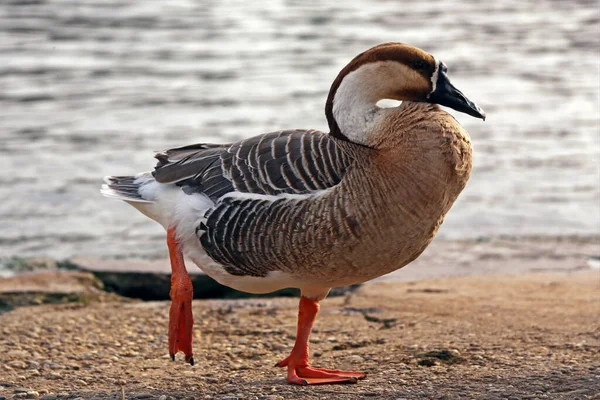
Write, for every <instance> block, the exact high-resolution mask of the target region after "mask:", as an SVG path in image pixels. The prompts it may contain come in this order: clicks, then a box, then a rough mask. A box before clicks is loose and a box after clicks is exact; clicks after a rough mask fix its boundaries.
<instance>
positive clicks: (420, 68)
mask: <svg viewBox="0 0 600 400" xmlns="http://www.w3.org/2000/svg"><path fill="white" fill-rule="evenodd" d="M426 66H427V64H425V61H423V60H416V61H415V62H413V68H414V69H416V70H418V71H423V70H424V69H425V67H426Z"/></svg>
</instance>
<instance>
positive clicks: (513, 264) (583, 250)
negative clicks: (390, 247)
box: [0, 236, 600, 300]
mask: <svg viewBox="0 0 600 400" xmlns="http://www.w3.org/2000/svg"><path fill="white" fill-rule="evenodd" d="M1 265H4V269H3V271H4V278H5V279H1V278H0V300H1V297H2V295H3V294H7V293H10V292H11V290H12V289H11V288H14V287H22V286H23V285H25V286H27V288H28V290H29V291H30V292H36V291H37V292H47V291H48V289H47V286H48V285H46V284H44V283H43V280H41V279H37V280H36V279H35V278H32V277H29V276H28V275H29V274H47V279H48V280H50V281H52V280H60V279H62V278H61V277H57V276H54V275H53V274H57V273H59V272H62V271H78V272H84V273H91V274H93V276H94V277H95V278H96V279H97V280H99V281H100V284H99V285H100V286H101V287H103V288H104V290H106V291H108V292H112V293H116V294H118V295H121V296H126V297H131V298H137V299H143V300H167V299H169V281H170V273H171V270H170V263H169V261H168V259H167V258H160V257H159V258H154V259H149V258H116V259H115V258H103V259H102V258H93V257H74V258H72V259H70V260H65V261H56V260H52V259H47V258H45V259H18V258H14V259H4V263H0V272H1V270H2V267H1ZM187 266H188V271H189V273H190V276H191V278H192V282H193V285H194V297H195V298H200V299H207V298H244V297H265V296H256V295H251V294H248V293H244V292H238V291H236V290H233V289H231V288H228V287H226V286H223V285H220V284H218V283H217V282H215V281H214V280H213V279H211V278H210V277H208V276H206V275H205V274H203V273H202V271H200V269H199V268H197V267H196V266H195V265H194V264H193V263H192V262H189V261H188V263H187ZM11 268H12V269H11ZM577 271H600V237H597V236H591V237H573V236H569V237H496V238H489V239H481V240H463V241H446V240H434V241H433V243H432V244H431V245H430V246H429V247H428V248H427V249H426V250H425V252H424V253H423V254H422V255H421V256H420V257H419V258H417V259H416V260H415V261H413V262H412V263H410V264H409V265H407V266H405V267H404V268H401V269H399V270H397V271H394V272H392V273H390V274H388V275H384V276H382V277H379V278H377V279H375V280H373V281H372V282H419V281H423V280H430V279H436V278H448V277H454V276H481V275H490V274H504V275H522V274H528V273H544V272H554V273H565V274H569V273H573V272H577ZM9 275H10V276H9ZM0 276H2V274H0ZM32 281H35V282H37V286H36V285H33V286H32V285H31V282H32ZM367 283H368V282H367ZM355 288H356V287H349V288H348V287H347V288H334V290H333V291H332V293H331V295H332V296H335V295H341V294H344V293H345V292H346V291H348V290H353V289H355ZM12 291H13V292H14V290H12ZM19 291H20V292H23V291H25V289H20V290H19ZM72 292H81V288H80V286H79V284H78V283H77V282H76V283H75V284H74V287H73V288H71V289H70V288H69V287H68V284H63V285H62V289H60V290H58V291H57V292H56V293H72ZM296 294H297V290H295V289H284V290H282V291H279V292H276V293H274V294H270V295H268V296H267V297H273V296H293V295H296Z"/></svg>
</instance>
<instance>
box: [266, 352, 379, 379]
mask: <svg viewBox="0 0 600 400" xmlns="http://www.w3.org/2000/svg"><path fill="white" fill-rule="evenodd" d="M275 366H276V367H288V375H287V381H288V382H289V383H293V384H296V385H323V384H331V383H357V382H358V380H359V379H364V378H366V377H367V374H366V373H364V372H360V371H343V370H340V369H326V368H315V367H311V366H310V365H308V364H304V365H294V364H291V363H290V357H288V358H286V359H284V360H283V361H280V362H278V363H277V364H275Z"/></svg>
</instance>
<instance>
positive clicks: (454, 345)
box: [0, 271, 600, 400]
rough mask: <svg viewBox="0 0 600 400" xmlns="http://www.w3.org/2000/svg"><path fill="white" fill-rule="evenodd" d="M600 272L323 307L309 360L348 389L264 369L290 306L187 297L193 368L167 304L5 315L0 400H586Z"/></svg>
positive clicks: (386, 286) (291, 302)
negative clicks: (25, 396)
mask: <svg viewBox="0 0 600 400" xmlns="http://www.w3.org/2000/svg"><path fill="white" fill-rule="evenodd" d="M599 278H600V275H599V274H598V272H595V271H594V272H591V271H585V272H584V271H579V272H575V273H570V274H556V273H538V274H525V275H512V276H506V275H493V276H491V275H484V276H465V277H452V278H444V279H434V280H424V281H420V282H393V281H390V282H375V283H372V284H369V285H363V286H362V287H360V288H359V289H358V290H357V291H355V292H352V293H348V294H346V295H345V296H343V297H336V298H331V299H326V300H325V301H323V304H322V309H321V314H320V316H319V318H318V320H317V324H316V329H315V332H314V334H313V336H312V338H311V346H312V347H311V356H312V360H313V363H314V364H315V365H316V366H325V367H333V366H335V367H340V368H351V369H364V370H366V371H368V372H369V376H368V377H367V379H366V380H364V381H360V382H359V383H358V384H357V385H343V386H320V387H295V386H291V385H287V384H286V383H285V379H284V376H285V375H284V371H283V370H281V369H277V368H273V367H272V365H273V364H274V363H275V362H276V361H278V360H279V359H280V358H282V357H284V356H285V355H287V352H289V350H290V349H291V347H292V345H293V338H294V333H295V322H296V313H297V299H291V298H272V299H245V300H194V302H193V309H194V315H195V318H196V325H195V328H194V351H195V358H196V360H197V365H196V366H194V367H191V366H189V365H187V364H185V363H184V362H183V361H182V359H181V355H179V357H178V358H177V360H176V362H174V363H172V362H169V360H168V355H167V347H166V346H167V345H166V342H167V341H166V334H167V317H168V307H169V303H168V302H166V301H158V302H139V301H133V302H131V301H130V302H126V303H123V302H121V301H119V299H113V300H111V301H104V302H91V303H89V304H85V305H84V304H65V305H41V306H33V307H21V308H18V309H16V310H14V311H11V312H9V313H6V314H4V315H0V325H2V329H1V332H2V335H1V337H0V376H1V379H0V396H5V397H6V398H7V399H10V398H13V397H14V396H16V395H18V394H19V393H26V392H23V390H29V391H30V392H36V393H38V394H39V395H40V396H47V397H46V398H45V400H46V399H47V400H50V399H74V398H76V397H81V398H83V399H121V398H123V397H122V393H124V395H125V398H127V399H143V398H147V399H161V398H162V399H163V400H164V399H168V398H169V397H168V396H170V397H171V398H172V399H191V398H202V399H224V398H236V397H237V398H238V399H248V400H250V399H254V400H258V399H261V400H283V399H292V400H293V399H322V398H332V397H331V396H335V397H336V398H339V399H350V400H357V399H362V398H365V397H373V398H382V399H388V398H393V399H397V398H406V399H413V398H435V399H442V398H443V399H462V398H473V399H507V398H511V397H512V398H520V399H525V398H526V399H537V398H540V399H542V398H552V399H565V400H566V399H595V398H597V397H594V396H595V395H597V393H599V392H600V375H599V373H600V357H599V356H598V354H599V350H600V342H599V339H600V336H599V335H598V332H599V331H600V325H599V324H600V323H599V322H598V319H597V316H598V312H599V311H600V279H599ZM161 396H164V397H161ZM42 398H44V397H42Z"/></svg>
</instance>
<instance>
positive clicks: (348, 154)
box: [101, 43, 485, 385]
mask: <svg viewBox="0 0 600 400" xmlns="http://www.w3.org/2000/svg"><path fill="white" fill-rule="evenodd" d="M447 71H448V69H447V67H446V65H445V64H444V63H443V62H441V61H439V60H437V59H436V58H434V57H433V56H432V55H430V54H428V53H426V52H425V51H423V50H421V49H419V48H416V47H413V46H410V45H407V44H403V43H384V44H381V45H378V46H375V47H373V48H370V49H368V50H366V51H365V52H363V53H361V54H359V55H358V56H356V57H355V58H354V59H353V60H352V61H350V63H348V65H346V66H345V67H344V68H343V69H342V70H341V72H340V73H339V75H338V76H337V78H336V79H335V80H334V81H333V84H332V85H331V89H330V91H329V95H328V97H327V101H326V105H325V116H326V118H327V122H328V125H329V133H328V134H327V133H324V132H320V131H317V130H300V129H296V130H282V131H278V132H271V133H266V134H263V135H259V136H254V137H250V138H248V139H244V140H240V141H237V142H234V143H228V144H207V143H201V144H193V145H190V146H185V147H178V148H173V149H169V150H166V151H163V152H159V153H158V154H156V155H155V158H156V159H157V160H158V162H157V164H156V167H155V169H154V170H153V171H152V172H145V173H141V174H138V175H135V176H110V177H106V178H105V182H106V184H105V185H103V186H102V190H101V191H102V194H103V195H105V196H107V197H113V198H117V199H121V200H124V201H126V202H127V203H129V204H131V205H132V206H134V207H135V208H137V209H138V210H139V211H140V212H142V213H143V214H145V215H146V216H148V217H149V218H151V219H153V220H155V221H157V222H158V223H160V224H161V225H162V226H163V227H164V228H165V230H166V232H167V247H168V250H169V256H170V262H171V269H172V276H171V291H170V296H171V299H172V303H171V307H170V311H169V333H168V336H169V353H170V356H171V358H172V360H175V354H176V353H177V352H179V351H182V352H183V353H184V354H185V359H186V361H187V362H189V363H190V364H192V365H193V364H194V358H193V351H192V326H193V316H192V309H191V302H192V297H193V290H192V284H191V281H190V277H189V275H188V273H187V270H186V266H185V263H184V256H185V257H187V258H188V259H190V260H192V261H193V262H194V263H195V264H196V265H197V266H198V267H199V268H200V269H201V270H202V271H204V272H205V273H206V274H207V275H209V276H210V277H212V278H214V279H215V280H216V281H218V282H219V283H221V284H223V285H226V286H229V287H232V288H234V289H237V290H241V291H245V292H250V293H267V292H272V291H275V290H278V289H282V288H290V287H292V288H298V289H300V291H301V297H300V303H299V313H298V325H297V335H296V342H295V345H294V347H293V349H292V350H291V353H290V354H289V356H288V357H286V358H285V359H283V360H282V361H280V362H279V363H277V364H276V366H278V367H286V368H287V381H288V382H290V383H293V384H298V385H309V384H327V383H342V382H350V383H356V382H357V380H358V379H362V378H365V377H366V374H365V373H363V372H359V371H342V370H336V369H325V368H316V367H312V366H310V364H309V362H308V354H309V353H308V342H309V336H310V334H311V330H312V327H313V324H314V322H315V319H316V316H317V313H318V311H319V302H320V301H321V300H323V299H324V298H325V297H326V296H327V294H328V292H329V290H330V289H331V288H332V287H337V286H345V285H351V284H356V283H361V282H366V281H369V280H371V279H373V278H376V277H379V276H381V275H384V274H387V273H389V272H392V271H394V270H397V269H399V268H401V267H403V266H405V265H407V264H408V263H410V262H411V261H413V260H414V259H416V258H417V257H418V256H419V255H420V254H421V253H422V252H423V251H424V250H425V248H426V247H427V246H428V245H429V243H430V242H431V241H432V240H433V237H434V236H435V234H436V232H437V231H438V229H439V227H440V225H441V224H442V222H443V220H444V216H445V215H446V213H447V212H448V211H449V210H450V207H451V206H452V204H453V203H454V201H455V200H456V199H457V197H458V195H459V194H460V192H461V191H462V190H463V188H464V187H465V185H466V183H467V180H468V179H469V175H470V172H471V153H472V150H471V141H470V137H469V134H468V133H467V132H466V131H465V130H464V129H463V127H462V126H461V125H460V124H459V123H458V122H457V121H456V119H455V118H454V117H453V116H451V115H450V114H449V113H447V112H446V111H443V110H442V109H441V108H440V107H439V105H442V106H446V107H450V108H452V109H454V110H456V111H459V112H462V113H466V114H468V115H471V116H473V117H476V118H481V119H483V120H485V113H484V112H483V110H482V109H481V108H479V107H478V106H477V105H476V104H475V103H473V102H472V101H470V100H469V99H467V97H466V96H465V95H464V94H463V93H461V92H460V91H459V90H458V89H457V88H455V87H454V86H453V85H452V84H451V83H450V80H449V78H448V75H447ZM382 99H392V100H399V101H401V104H400V105H399V106H397V107H391V108H381V107H379V106H378V105H377V103H378V102H379V101H380V100H382Z"/></svg>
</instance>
